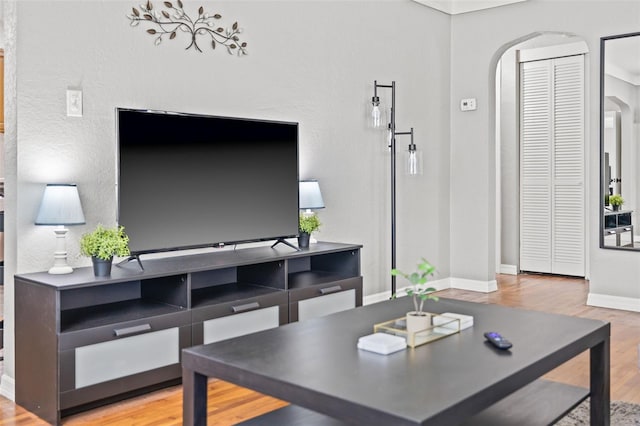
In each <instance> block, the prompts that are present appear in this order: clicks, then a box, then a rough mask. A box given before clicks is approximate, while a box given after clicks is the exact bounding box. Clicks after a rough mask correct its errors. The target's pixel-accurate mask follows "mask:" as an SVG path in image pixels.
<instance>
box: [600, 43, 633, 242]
mask: <svg viewBox="0 0 640 426" xmlns="http://www.w3.org/2000/svg"><path fill="white" fill-rule="evenodd" d="M638 36H640V32H633V33H625V34H616V35H612V36H606V37H600V184H599V185H598V186H599V192H598V199H599V201H598V206H599V212H598V222H599V229H598V232H599V237H598V240H599V241H600V248H601V249H609V250H624V251H640V247H622V246H606V245H605V244H604V207H605V205H604V197H603V196H602V194H604V190H605V184H604V176H605V174H604V172H605V170H604V112H605V111H604V104H605V93H604V89H605V87H604V83H605V74H604V71H605V69H604V68H605V53H606V50H605V44H606V42H607V41H610V40H616V39H621V38H628V37H638ZM631 238H633V235H632V236H631Z"/></svg>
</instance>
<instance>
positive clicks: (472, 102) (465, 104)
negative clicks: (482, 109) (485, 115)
mask: <svg viewBox="0 0 640 426" xmlns="http://www.w3.org/2000/svg"><path fill="white" fill-rule="evenodd" d="M476 109H478V107H477V106H476V98H468V99H462V100H461V101H460V111H475V110H476Z"/></svg>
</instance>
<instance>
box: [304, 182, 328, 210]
mask: <svg viewBox="0 0 640 426" xmlns="http://www.w3.org/2000/svg"><path fill="white" fill-rule="evenodd" d="M299 196H300V209H323V208H324V200H323V199H322V192H320V185H319V184H318V181H317V180H311V179H310V180H301V181H300V187H299Z"/></svg>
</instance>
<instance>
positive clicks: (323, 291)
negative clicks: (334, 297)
mask: <svg viewBox="0 0 640 426" xmlns="http://www.w3.org/2000/svg"><path fill="white" fill-rule="evenodd" d="M338 291H342V287H340V286H339V285H334V286H333V287H326V288H321V289H320V294H331V293H336V292H338Z"/></svg>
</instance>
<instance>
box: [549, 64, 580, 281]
mask: <svg viewBox="0 0 640 426" xmlns="http://www.w3.org/2000/svg"><path fill="white" fill-rule="evenodd" d="M553 64H554V65H553V68H554V73H553V75H554V99H553V104H554V109H553V115H554V117H553V123H554V126H553V127H554V128H553V133H554V135H553V136H554V137H553V139H554V149H553V199H554V203H553V218H554V219H553V229H552V233H551V235H552V265H551V272H553V273H556V274H565V275H578V276H583V275H584V270H585V260H584V259H585V250H584V245H585V238H584V234H585V212H584V201H585V200H584V198H585V195H584V175H585V172H584V58H583V57H582V56H571V57H567V58H559V59H555V60H554V61H553Z"/></svg>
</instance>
